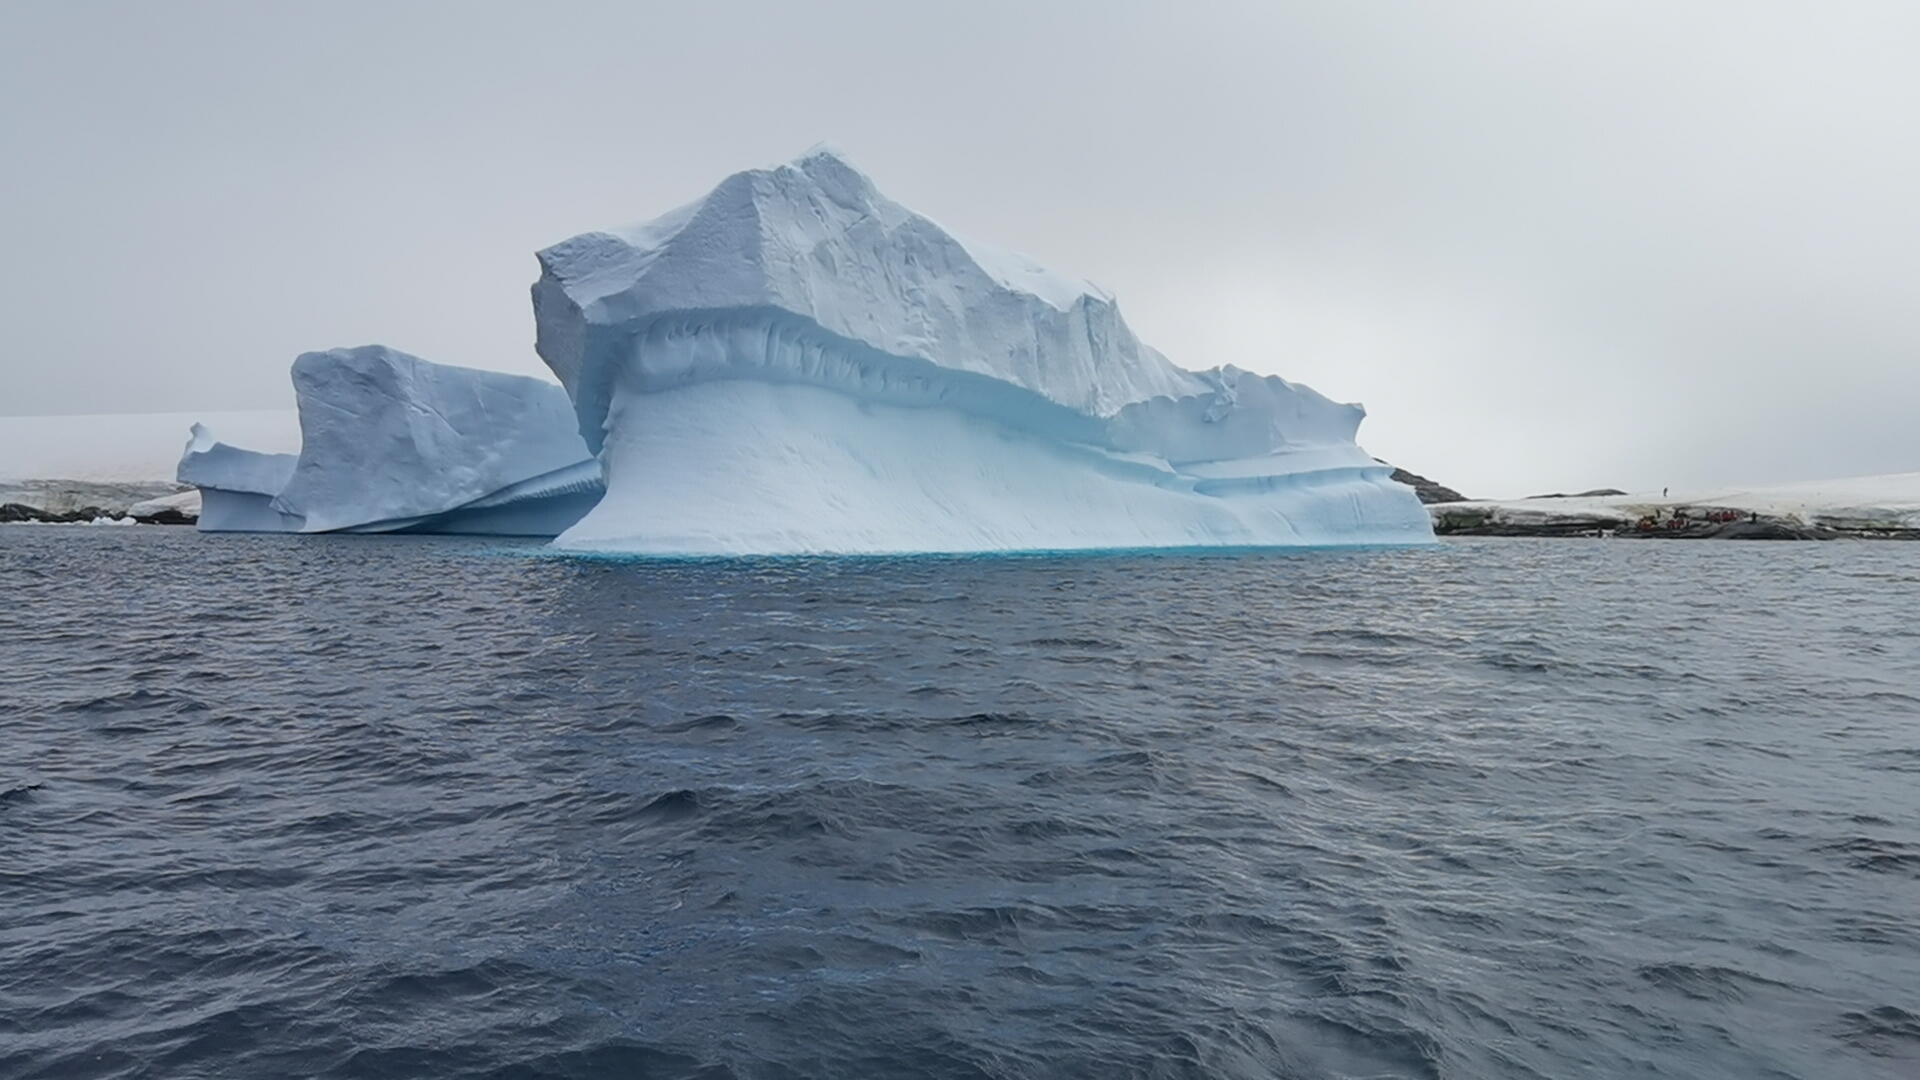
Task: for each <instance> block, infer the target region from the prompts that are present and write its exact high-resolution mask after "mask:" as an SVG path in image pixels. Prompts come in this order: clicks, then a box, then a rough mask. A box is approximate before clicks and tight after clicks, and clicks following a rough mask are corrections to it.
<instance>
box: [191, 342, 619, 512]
mask: <svg viewBox="0 0 1920 1080" xmlns="http://www.w3.org/2000/svg"><path fill="white" fill-rule="evenodd" d="M293 387H294V394H295V398H296V400H297V402H298V405H299V411H300V435H301V446H300V453H299V455H298V456H297V457H295V456H293V455H288V454H258V453H254V452H252V451H247V450H239V449H236V448H234V447H231V446H227V445H226V444H224V443H218V442H215V441H214V440H213V438H212V435H211V433H210V432H208V431H207V430H206V429H205V428H204V427H201V426H199V425H195V427H194V431H193V439H192V441H191V442H189V443H188V444H187V450H186V454H185V455H184V456H183V457H182V458H181V461H180V468H179V474H178V475H179V478H180V480H181V482H183V483H189V484H193V485H195V486H196V487H199V488H200V489H201V493H202V511H201V519H200V527H201V528H202V529H205V530H209V531H251V532H283V531H298V532H337V531H349V532H395V531H417V532H467V533H492V534H518V535H535V536H552V535H554V534H556V533H558V532H560V531H561V530H562V529H565V528H566V527H567V526H569V525H571V524H573V523H574V522H575V521H577V520H579V518H580V517H581V515H583V514H585V513H586V511H587V510H588V509H589V508H590V507H592V505H593V504H594V503H595V502H597V501H598V500H599V497H600V493H601V490H602V484H601V481H600V467H599V465H598V463H597V462H595V461H594V460H593V457H592V455H591V454H589V453H588V452H587V448H586V445H585V444H584V443H583V442H582V441H581V439H580V436H579V434H578V433H577V431H576V428H575V420H574V413H573V407H572V403H571V402H570V401H569V400H568V398H567V395H566V392H565V391H564V390H562V389H561V388H560V387H558V386H555V385H553V384H552V383H547V382H542V381H540V380H538V379H529V378H525V377H522V376H518V375H504V374H500V373H498V372H491V371H477V370H474V369H472V368H462V367H453V366H450V365H446V364H433V363H429V362H427V361H425V360H422V359H420V358H418V357H415V356H409V355H407V354H406V353H403V352H399V351H396V350H394V349H389V348H386V347H385V346H381V345H369V346H366V347H363V348H357V349H335V350H332V351H330V352H313V353H305V354H302V355H301V356H300V357H299V358H298V359H296V360H295V361H294V363H293Z"/></svg>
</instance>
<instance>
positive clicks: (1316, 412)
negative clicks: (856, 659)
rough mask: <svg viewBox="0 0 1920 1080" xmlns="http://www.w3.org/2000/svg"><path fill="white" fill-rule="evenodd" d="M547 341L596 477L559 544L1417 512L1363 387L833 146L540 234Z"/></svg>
mask: <svg viewBox="0 0 1920 1080" xmlns="http://www.w3.org/2000/svg"><path fill="white" fill-rule="evenodd" d="M539 258H540V265H541V277H540V280H539V281H538V282H537V283H536V284H535V285H534V287H533V303H534V315H535V320H536V323H537V331H538V332H537V344H536V347H537V349H538V351H539V353H540V355H541V357H542V358H543V359H544V360H545V361H546V362H547V364H548V366H550V367H551V368H552V369H553V371H554V373H555V374H556V375H558V376H559V378H560V380H561V382H562V383H563V384H564V385H565V386H566V388H567V391H568V393H569V394H570V395H571V397H572V399H573V405H574V410H575V413H576V414H577V418H578V421H579V430H580V433H581V435H582V437H583V438H584V439H585V441H586V444H587V445H588V446H590V447H591V448H592V449H593V450H594V451H595V452H596V453H597V454H598V455H599V458H600V461H601V464H602V466H603V468H604V470H605V473H606V476H607V482H608V492H607V496H606V497H605V499H603V500H602V501H601V503H600V504H599V506H598V507H596V508H595V509H594V510H593V512H592V513H590V514H589V515H588V516H587V517H586V518H585V519H584V520H583V521H581V523H580V524H579V525H577V526H575V527H574V528H573V529H571V530H569V531H568V532H567V533H566V534H564V535H563V536H561V538H560V541H559V543H560V544H561V545H562V546H569V547H584V548H594V549H607V550H625V551H636V552H655V553H683V554H710V553H711V554H722V553H777V552H808V551H832V552H857V551H977V550H1007V549H1012V550H1018V549H1069V548H1102V547H1161V546H1192V545H1207V544H1235V545H1267V544H1326V543H1381V542H1388V543H1405V542H1416V541H1426V540H1429V539H1430V538H1431V535H1432V534H1431V530H1430V528H1429V526H1428V524H1427V516H1426V514H1425V513H1424V512H1423V511H1422V510H1421V508H1420V505H1419V503H1418V501H1417V500H1416V499H1415V498H1414V496H1413V494H1412V492H1411V490H1410V489H1407V488H1405V487H1402V486H1400V485H1396V484H1392V483H1390V482H1389V481H1388V480H1387V476H1388V474H1389V470H1388V469H1387V468H1386V467H1385V466H1382V465H1380V464H1378V463H1377V462H1374V461H1373V460H1372V459H1371V458H1370V457H1368V456H1367V455H1366V454H1365V453H1364V452H1363V451H1361V450H1360V449H1359V447H1358V446H1357V445H1355V443H1354V434H1355V431H1356V429H1357V428H1358V425H1359V422H1360V420H1361V418H1362V416H1363V415H1364V413H1363V411H1362V410H1361V409H1360V408H1359V407H1358V406H1354V405H1341V404H1337V403H1334V402H1331V401H1328V400H1327V399H1326V398H1323V397H1321V396H1320V395H1319V394H1316V393H1314V392H1313V391H1312V390H1309V389H1307V388H1305V387H1301V386H1296V385H1293V384H1290V383H1288V382H1286V381H1284V380H1281V379H1278V378H1273V377H1260V376H1254V375H1250V374H1247V373H1244V372H1239V371H1236V370H1234V369H1232V368H1225V369H1216V370H1214V371H1210V372H1191V371H1185V370H1182V369H1181V368H1178V367H1175V366H1174V365H1173V364H1172V363H1170V362H1169V361H1168V360H1167V359H1166V358H1165V357H1163V356H1161V355H1160V354H1159V353H1158V352H1155V351H1154V350H1153V349H1151V348H1149V347H1147V346H1146V345H1144V344H1142V343H1141V342H1140V341H1139V339H1137V338H1136V337H1134V335H1133V332H1132V331H1131V330H1129V329H1128V327H1127V325H1126V323H1125V321H1124V320H1122V319H1121V317H1120V313H1119V310H1118V309H1117V308H1116V306H1115V305H1114V301H1113V298H1112V297H1110V296H1107V295H1106V294H1105V293H1103V292H1101V291H1100V290H1098V289H1095V288H1093V287H1092V286H1090V285H1087V284H1086V283H1084V282H1079V281H1074V280H1071V279H1068V278H1064V277H1061V276H1059V275H1056V274H1053V273H1050V272H1048V271H1046V270H1044V269H1042V268H1040V267H1038V266H1036V265H1034V264H1033V263H1032V262H1031V261H1030V260H1027V259H1025V258H1023V257H1021V256H1017V255H1012V254H1008V253H1005V252H1001V251H997V250H995V249H993V248H989V247H987V246H985V245H980V244H974V243H970V242H963V241H961V240H959V239H957V238H956V237H954V236H953V235H951V234H950V233H947V232H946V231H944V230H942V229H941V228H940V227H939V226H937V225H935V224H934V223H933V222H931V221H929V220H927V219H926V218H924V217H921V216H920V215H918V214H915V213H913V212H912V211H909V210H907V209H905V208H903V207H901V206H900V205H898V204H897V203H894V202H892V201H891V200H889V199H887V198H886V197H884V196H883V195H881V194H880V193H879V192H878V191H876V190H875V189H874V186H873V184H872V182H871V181H869V180H868V179H867V178H866V177H865V176H864V175H862V174H861V173H860V172H859V171H858V170H856V169H854V168H853V167H852V166H851V165H849V164H848V163H847V162H846V161H845V160H844V159H842V158H841V157H840V156H838V155H837V154H835V153H833V152H832V151H828V150H819V151H815V152H813V153H811V154H809V155H807V156H805V157H803V158H801V159H800V160H798V161H795V162H793V163H792V164H789V165H783V166H780V167H778V168H773V169H760V170H753V171H749V172H743V173H739V174H737V175H735V176H732V177H729V178H728V179H727V180H725V181H723V182H722V183H721V184H720V186H719V187H717V188H715V189H714V190H713V192H712V193H710V194H709V195H708V196H707V197H706V198H704V199H701V200H700V201H698V202H696V203H693V204H691V205H689V206H685V207H682V208H680V209H679V210H675V211H673V212H671V213H668V214H666V215H664V216H663V217H661V218H659V219H657V220H655V221H653V222H650V223H648V224H645V225H640V226H635V227H632V228H628V229H622V230H617V231H613V232H597V233H587V234H584V235H582V236H578V237H575V238H573V239H571V240H567V241H565V242H563V243H560V244H557V245H555V246H553V247H551V248H548V249H547V250H545V251H542V252H541V253H540V255H539Z"/></svg>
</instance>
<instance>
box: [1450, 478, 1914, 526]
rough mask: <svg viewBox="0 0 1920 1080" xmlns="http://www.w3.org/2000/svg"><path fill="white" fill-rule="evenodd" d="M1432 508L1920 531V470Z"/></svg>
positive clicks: (1501, 517) (1522, 517)
mask: <svg viewBox="0 0 1920 1080" xmlns="http://www.w3.org/2000/svg"><path fill="white" fill-rule="evenodd" d="M1430 509H1431V510H1432V511H1433V513H1435V514H1443V513H1446V512H1448V511H1458V510H1466V511H1475V510H1486V511H1491V512H1492V513H1493V514H1494V520H1496V521H1511V522H1513V523H1515V524H1536V525H1537V524H1551V523H1553V522H1555V521H1558V520H1571V519H1583V520H1594V521H1612V522H1618V523H1620V524H1623V525H1625V524H1631V523H1633V522H1635V521H1637V520H1639V518H1640V517H1641V516H1642V515H1644V514H1655V515H1656V516H1664V515H1665V514H1669V513H1671V512H1672V511H1674V510H1676V509H1687V510H1708V509H1719V510H1736V511H1739V512H1741V513H1757V514H1763V515H1766V516H1769V517H1778V518H1785V519H1789V520H1793V521H1798V522H1801V523H1802V524H1805V525H1816V526H1817V525H1825V526H1831V527H1836V528H1889V529H1914V530H1920V472H1915V473H1891V474H1887V475H1882V476H1855V477H1848V478H1844V479H1837V480H1815V481H1798V482H1795V483H1788V484H1765V485H1755V486H1748V487H1722V488H1702V489H1697V490H1692V491H1675V492H1670V493H1666V494H1662V493H1659V492H1646V493H1637V494H1628V495H1602V496H1582V497H1574V498H1534V499H1503V500H1475V501H1472V502H1458V503H1438V504H1435V505H1434V506H1433V507H1431V508H1430Z"/></svg>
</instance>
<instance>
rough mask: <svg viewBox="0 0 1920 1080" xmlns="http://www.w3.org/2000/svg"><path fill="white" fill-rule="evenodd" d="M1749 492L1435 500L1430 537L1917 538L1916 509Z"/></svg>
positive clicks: (1919, 525) (1919, 536)
mask: <svg viewBox="0 0 1920 1080" xmlns="http://www.w3.org/2000/svg"><path fill="white" fill-rule="evenodd" d="M1763 502H1768V500H1764V499H1756V498H1753V497H1745V498H1725V499H1721V500H1718V501H1712V500H1698V501H1689V502H1685V503H1679V502H1673V501H1667V502H1654V503H1649V502H1646V501H1645V500H1644V497H1642V498H1641V499H1635V498H1634V497H1633V496H1609V497H1600V498H1581V497H1554V496H1548V497H1543V498H1538V499H1516V500H1512V501H1506V502H1489V501H1475V502H1465V501H1463V502H1453V503H1434V504H1430V505H1429V506H1428V507H1427V513H1428V514H1429V516H1431V518H1432V519H1433V531H1434V534H1435V535H1436V536H1545V537H1603V538H1613V539H1623V540H1840V539H1856V540H1920V509H1916V508H1915V507H1913V506H1910V505H1903V501H1893V500H1890V501H1889V503H1890V504H1888V505H1861V504H1858V503H1841V504H1837V505H1831V506H1821V505H1817V504H1815V505H1800V506H1792V505H1787V506H1782V505H1777V504H1770V505H1766V506H1764V507H1763V506H1762V505H1759V504H1760V503H1763Z"/></svg>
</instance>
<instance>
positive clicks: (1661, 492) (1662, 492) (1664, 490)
mask: <svg viewBox="0 0 1920 1080" xmlns="http://www.w3.org/2000/svg"><path fill="white" fill-rule="evenodd" d="M1660 497H1661V498H1663V499H1664V498H1666V497H1667V489H1666V488H1661V489H1660Z"/></svg>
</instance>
